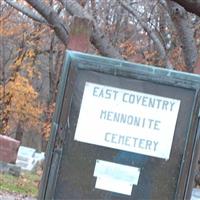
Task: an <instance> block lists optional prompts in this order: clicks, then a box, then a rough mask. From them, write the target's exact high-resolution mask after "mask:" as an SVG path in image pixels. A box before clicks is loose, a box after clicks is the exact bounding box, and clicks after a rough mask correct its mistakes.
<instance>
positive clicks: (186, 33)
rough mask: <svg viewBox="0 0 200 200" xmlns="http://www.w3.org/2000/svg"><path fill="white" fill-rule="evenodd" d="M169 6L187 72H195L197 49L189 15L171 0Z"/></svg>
mask: <svg viewBox="0 0 200 200" xmlns="http://www.w3.org/2000/svg"><path fill="white" fill-rule="evenodd" d="M168 6H169V11H170V15H171V18H172V21H173V23H174V25H175V27H176V30H177V33H178V37H179V38H180V42H181V47H182V51H183V56H184V60H185V64H186V67H187V70H188V72H193V71H194V65H195V63H196V61H197V47H196V44H195V39H194V31H193V30H192V25H191V23H190V21H189V18H188V14H187V12H186V11H185V9H184V8H183V7H182V6H180V5H178V4H177V3H175V2H172V1H170V0H168Z"/></svg>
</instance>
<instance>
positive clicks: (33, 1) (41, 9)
mask: <svg viewBox="0 0 200 200" xmlns="http://www.w3.org/2000/svg"><path fill="white" fill-rule="evenodd" d="M26 2H27V3H29V4H30V5H31V6H32V7H33V8H34V9H35V10H37V12H38V13H39V14H40V15H42V16H43V17H44V18H45V19H46V20H47V22H48V23H49V24H50V25H51V28H52V29H54V31H55V33H56V35H57V37H58V38H59V39H60V40H61V41H62V42H63V43H64V44H65V45H67V39H68V33H69V28H68V27H67V26H66V25H64V23H63V22H62V20H61V19H60V18H59V17H58V15H57V13H56V12H55V11H54V10H53V9H52V8H51V7H49V6H48V5H46V4H45V3H43V2H42V1H41V0H26Z"/></svg>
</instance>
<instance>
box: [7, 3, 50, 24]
mask: <svg viewBox="0 0 200 200" xmlns="http://www.w3.org/2000/svg"><path fill="white" fill-rule="evenodd" d="M4 1H5V2H6V3H7V4H9V5H10V6H12V7H13V8H15V9H17V10H18V11H20V12H21V13H23V14H24V15H26V16H28V17H30V18H31V19H33V20H35V21H37V22H40V23H47V21H46V20H45V19H44V18H43V17H41V16H39V15H37V14H36V13H34V12H33V11H32V10H31V9H30V8H27V7H25V6H24V5H20V4H18V3H17V2H16V1H12V0H4Z"/></svg>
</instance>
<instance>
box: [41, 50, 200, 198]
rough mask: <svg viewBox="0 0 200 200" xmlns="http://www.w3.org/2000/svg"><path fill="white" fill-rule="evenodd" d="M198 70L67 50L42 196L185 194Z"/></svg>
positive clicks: (198, 106)
mask: <svg viewBox="0 0 200 200" xmlns="http://www.w3.org/2000/svg"><path fill="white" fill-rule="evenodd" d="M199 110H200V77H199V76H198V75H194V74H189V73H184V72H177V71H175V70H168V69H161V68H158V67H153V66H145V65H141V64H135V63H129V62H125V61H121V60H115V59H110V58H104V57H100V56H94V55H88V54H82V53H79V52H73V51H68V52H66V58H65V62H64V65H63V73H62V77H61V81H60V86H59V93H58V98H57V103H56V111H55V113H54V118H53V122H52V130H51V136H50V141H49V145H48V150H47V154H46V165H45V166H46V167H45V170H44V173H43V178H42V182H41V187H40V193H39V199H48V200H49V199H120V200H121V199H124V200H126V199H161V198H162V199H189V198H190V196H191V191H192V183H193V181H194V176H195V167H196V166H197V160H198V159H197V156H198V152H199V146H200V144H199V143H200V142H199V141H200V126H199Z"/></svg>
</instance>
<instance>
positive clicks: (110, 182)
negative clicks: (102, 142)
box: [94, 160, 140, 195]
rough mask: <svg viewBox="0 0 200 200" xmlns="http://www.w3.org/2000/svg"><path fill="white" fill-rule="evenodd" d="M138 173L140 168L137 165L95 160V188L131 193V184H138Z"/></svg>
mask: <svg viewBox="0 0 200 200" xmlns="http://www.w3.org/2000/svg"><path fill="white" fill-rule="evenodd" d="M139 175H140V169H139V168H137V167H132V166H127V165H122V164H117V163H112V162H108V161H103V160H97V161H96V165H95V170H94V176H95V177H97V180H96V185H95V188H97V189H102V190H107V191H111V192H117V193H121V194H126V195H131V192H132V187H133V185H137V184H138V180H139Z"/></svg>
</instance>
